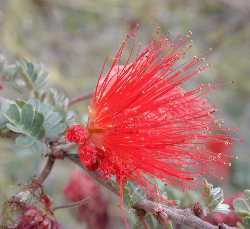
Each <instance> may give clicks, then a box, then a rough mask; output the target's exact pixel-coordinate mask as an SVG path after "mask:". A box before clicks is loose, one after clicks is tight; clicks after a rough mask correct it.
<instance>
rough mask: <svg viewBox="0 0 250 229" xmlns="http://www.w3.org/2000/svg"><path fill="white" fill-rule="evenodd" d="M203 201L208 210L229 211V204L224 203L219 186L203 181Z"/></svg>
mask: <svg viewBox="0 0 250 229" xmlns="http://www.w3.org/2000/svg"><path fill="white" fill-rule="evenodd" d="M202 194H203V195H202V197H203V201H204V203H205V205H206V207H207V208H208V210H209V211H210V212H223V213H228V212H229V206H228V205H227V204H224V203H223V202H224V193H223V190H222V189H221V188H220V187H215V188H214V187H213V185H212V184H209V183H208V182H207V181H205V185H204V190H203V193H202Z"/></svg>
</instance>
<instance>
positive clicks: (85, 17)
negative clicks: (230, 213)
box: [0, 0, 250, 228]
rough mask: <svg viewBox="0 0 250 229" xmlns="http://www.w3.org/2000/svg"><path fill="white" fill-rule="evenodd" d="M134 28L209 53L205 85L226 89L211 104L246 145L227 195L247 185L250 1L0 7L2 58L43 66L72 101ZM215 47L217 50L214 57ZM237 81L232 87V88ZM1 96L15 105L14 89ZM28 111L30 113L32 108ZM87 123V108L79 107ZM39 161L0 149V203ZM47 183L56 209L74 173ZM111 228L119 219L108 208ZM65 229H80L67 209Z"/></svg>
mask: <svg viewBox="0 0 250 229" xmlns="http://www.w3.org/2000/svg"><path fill="white" fill-rule="evenodd" d="M135 23H140V25H141V29H140V35H139V36H140V38H141V39H142V40H143V41H147V40H149V39H150V37H151V34H152V32H153V31H154V30H155V27H156V26H158V25H160V26H161V29H162V32H163V33H170V34H171V35H173V36H175V35H178V34H184V33H186V32H187V31H189V30H192V32H193V40H194V43H193V50H192V52H193V53H195V54H204V55H205V56H207V57H208V60H209V61H208V62H209V63H210V64H211V65H212V67H211V68H210V70H209V71H207V72H206V73H204V74H203V75H204V77H202V78H201V79H200V80H202V81H219V82H223V84H224V86H222V88H221V89H219V90H218V91H217V92H216V94H215V95H211V100H213V101H214V103H215V104H216V105H217V106H218V108H219V109H220V112H219V117H223V118H224V120H225V123H226V124H227V125H228V126H230V127H239V129H240V131H239V133H238V135H239V136H240V137H241V138H243V140H244V142H243V143H240V144H237V145H236V146H235V153H236V154H237V155H238V156H239V159H238V160H237V161H236V162H235V163H233V166H232V169H231V176H230V179H229V181H228V184H224V186H225V187H224V191H225V193H226V194H230V193H231V192H236V191H237V190H243V189H246V188H249V186H250V176H248V175H247V174H249V172H250V169H249V168H250V161H249V155H250V152H249V146H250V137H249V136H250V100H249V98H250V3H249V1H248V0H240V1H230V0H228V1H226V0H204V1H199V0H192V1H191V0H148V1H134V0H129V1H123V0H104V1H97V0H95V1H92V0H84V1H83V0H53V1H49V0H0V34H1V35H0V53H1V54H2V55H4V56H6V57H8V59H9V60H13V62H14V60H15V59H16V58H19V57H25V58H27V59H30V60H32V61H35V62H38V63H39V62H41V63H43V64H44V65H45V66H46V68H47V70H48V71H49V72H50V84H52V85H54V86H56V87H57V88H58V89H59V90H62V91H64V92H66V93H67V94H68V96H70V97H71V96H75V95H78V94H81V93H83V92H84V91H89V90H91V89H92V88H93V87H94V85H95V83H96V80H97V76H98V73H99V71H100V69H101V65H102V63H103V61H104V59H105V58H106V57H107V56H108V57H111V56H112V53H114V51H115V50H116V48H117V47H118V46H119V43H120V41H121V40H122V38H123V37H124V35H125V34H126V32H127V31H128V30H129V28H130V27H131V26H133V24H135ZM209 48H212V49H213V50H212V51H209ZM232 81H233V82H234V83H233V84H231V82H232ZM1 94H2V95H5V96H9V97H11V98H17V97H18V96H19V95H18V94H17V92H16V91H15V90H14V89H13V90H4V91H3V92H1ZM25 109H26V111H24V112H30V111H29V107H28V105H26V107H25ZM76 109H78V111H79V114H83V115H82V119H84V118H85V116H86V111H87V103H82V105H80V106H77V107H76ZM40 159H41V156H40V154H29V153H26V154H20V153H15V151H14V150H13V145H12V144H11V143H10V142H8V141H6V140H3V139H1V142H0V202H2V201H3V200H4V199H5V198H7V196H9V195H11V194H12V193H15V191H16V190H17V187H16V184H18V183H21V184H22V183H24V182H26V181H27V178H31V177H32V175H34V174H35V172H36V171H37V168H40V166H41V165H40V161H41V160H40ZM58 164H59V165H58V166H56V169H55V171H53V174H52V175H51V177H50V178H49V180H48V181H47V186H46V187H47V190H48V192H49V193H50V194H51V195H52V196H53V198H55V202H58V203H59V202H63V201H64V198H63V195H62V192H63V187H64V185H65V184H66V182H67V179H68V177H69V175H70V172H71V171H72V169H73V166H72V165H71V164H66V163H64V162H60V163H58ZM110 208H111V209H110V212H112V215H113V227H114V228H118V227H119V226H118V225H119V224H120V223H119V220H118V219H117V216H116V213H115V211H117V210H118V208H117V207H116V206H115V205H111V207H110ZM57 214H58V215H57V216H58V218H59V220H60V221H61V222H67V225H68V228H82V227H83V225H79V224H77V222H75V220H74V218H73V217H72V215H70V214H69V212H68V211H67V210H65V211H58V213H57Z"/></svg>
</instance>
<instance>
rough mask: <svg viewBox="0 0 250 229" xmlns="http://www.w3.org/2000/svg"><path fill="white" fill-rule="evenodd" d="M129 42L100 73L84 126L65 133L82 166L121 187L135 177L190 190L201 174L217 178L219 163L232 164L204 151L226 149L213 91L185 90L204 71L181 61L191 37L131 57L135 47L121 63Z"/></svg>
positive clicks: (156, 43)
mask: <svg viewBox="0 0 250 229" xmlns="http://www.w3.org/2000/svg"><path fill="white" fill-rule="evenodd" d="M131 37H132V36H128V37H127V38H126V39H125V41H124V42H123V43H122V45H121V47H120V49H119V50H118V52H117V53H116V55H115V58H114V60H113V63H112V65H111V67H110V69H109V70H108V72H107V73H106V74H104V73H101V75H100V79H99V81H98V83H97V86H96V89H95V93H94V95H93V97H92V100H91V104H90V106H89V120H88V123H87V125H86V126H83V125H76V126H73V127H71V128H70V129H69V130H68V133H67V136H66V137H67V139H68V140H70V141H74V142H76V143H77V144H79V145H80V147H79V155H80V158H81V160H82V163H83V164H84V165H86V166H87V167H88V168H89V169H92V170H96V169H97V170H98V171H99V172H101V173H102V174H103V175H104V176H106V177H111V176H115V177H116V179H117V181H118V182H119V183H120V184H121V186H123V185H124V184H125V183H126V182H127V181H128V180H130V181H133V182H135V183H137V184H139V185H141V186H142V187H145V186H146V187H147V188H148V187H150V182H149V179H148V178H149V176H151V177H156V178H159V179H161V180H162V181H164V182H166V183H168V184H178V185H181V186H185V187H186V186H187V185H189V186H191V185H193V184H194V182H196V181H197V180H199V179H198V178H199V177H200V176H202V175H204V174H205V175H216V176H220V174H218V172H217V171H215V166H214V165H215V164H220V165H221V166H222V167H225V166H228V158H229V157H231V155H229V154H227V153H226V152H214V151H213V150H211V149H209V148H208V147H207V142H210V141H213V142H215V143H218V144H228V141H227V140H225V139H227V137H228V136H227V134H225V132H223V131H222V130H223V129H222V128H221V127H215V126H216V125H214V123H215V118H214V116H213V113H214V112H215V109H214V107H213V106H211V105H210V104H209V103H208V101H207V99H206V95H207V94H208V93H209V92H210V91H211V89H212V87H211V85H210V84H208V85H205V84H203V85H200V86H199V87H196V88H193V89H189V90H184V89H183V87H184V84H185V83H186V82H188V81H189V80H190V79H192V78H194V77H195V76H198V75H199V73H200V72H201V71H203V70H204V69H206V68H207V65H205V64H204V60H203V59H202V58H198V57H193V58H192V59H191V60H190V61H188V62H186V63H183V62H184V55H185V53H186V51H187V49H188V48H189V47H190V45H189V38H188V36H185V37H181V38H179V39H177V40H171V39H170V38H168V37H167V38H165V37H160V38H159V39H158V40H153V41H151V42H150V43H149V44H148V45H147V46H146V47H145V48H144V49H143V50H141V51H140V52H139V53H137V54H136V56H135V57H134V58H133V57H132V56H133V55H132V54H133V50H135V47H134V48H133V50H132V51H130V52H129V55H128V58H127V59H125V64H124V65H120V62H121V61H124V52H125V51H126V49H127V46H128V43H129V42H130V41H131V40H132V38H131ZM135 53H136V52H135ZM79 136H80V137H79Z"/></svg>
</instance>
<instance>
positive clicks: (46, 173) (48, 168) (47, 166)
mask: <svg viewBox="0 0 250 229" xmlns="http://www.w3.org/2000/svg"><path fill="white" fill-rule="evenodd" d="M54 164H55V158H54V157H53V156H50V155H49V156H48V159H47V162H46V164H45V166H44V167H43V169H42V171H41V173H40V175H38V176H37V177H36V178H35V180H34V181H33V182H32V183H33V185H36V184H37V185H39V186H41V185H42V184H43V183H44V181H45V180H46V179H47V177H48V176H49V174H50V172H51V170H52V168H53V166H54Z"/></svg>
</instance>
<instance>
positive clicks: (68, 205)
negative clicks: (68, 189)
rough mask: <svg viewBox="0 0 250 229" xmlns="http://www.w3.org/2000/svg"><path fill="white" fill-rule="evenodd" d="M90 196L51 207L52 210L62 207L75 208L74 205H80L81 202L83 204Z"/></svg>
mask: <svg viewBox="0 0 250 229" xmlns="http://www.w3.org/2000/svg"><path fill="white" fill-rule="evenodd" d="M89 199H90V198H89V197H87V198H84V199H82V200H79V201H77V202H73V203H68V204H63V205H59V206H56V207H54V208H53V211H56V210H59V209H64V208H75V207H80V206H82V205H83V204H85V203H86V202H87V200H89Z"/></svg>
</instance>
